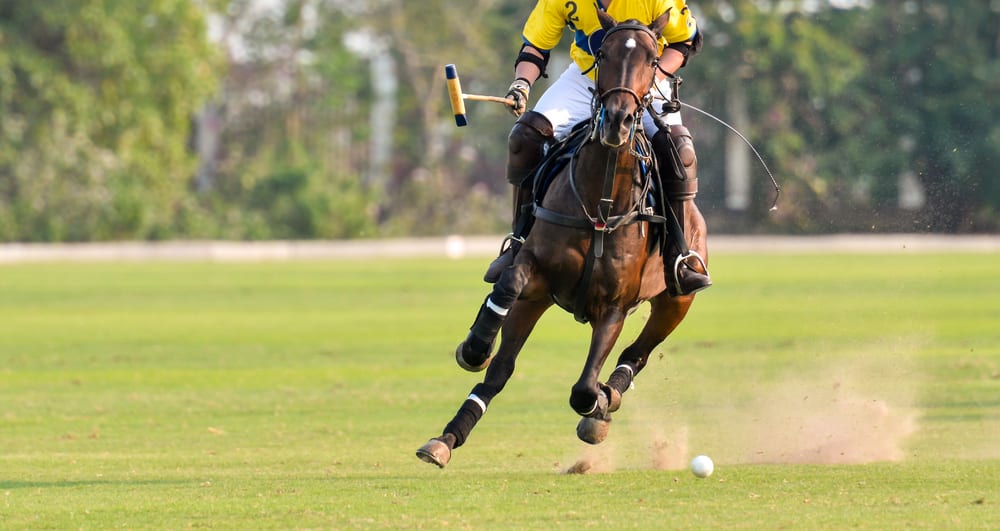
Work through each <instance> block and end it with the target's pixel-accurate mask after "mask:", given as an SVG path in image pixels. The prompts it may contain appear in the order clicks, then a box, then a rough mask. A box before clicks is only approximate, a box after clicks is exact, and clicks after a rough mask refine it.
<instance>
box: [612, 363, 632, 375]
mask: <svg viewBox="0 0 1000 531" xmlns="http://www.w3.org/2000/svg"><path fill="white" fill-rule="evenodd" d="M618 369H625V370H626V371H628V377H629V378H635V373H634V372H632V366H631V365H627V364H625V363H622V364H621V365H619V366H617V367H615V370H616V371H617V370H618Z"/></svg>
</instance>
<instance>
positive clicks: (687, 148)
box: [670, 125, 698, 179]
mask: <svg viewBox="0 0 1000 531" xmlns="http://www.w3.org/2000/svg"><path fill="white" fill-rule="evenodd" d="M670 138H672V139H673V140H674V146H675V147H676V148H677V154H678V155H680V157H681V163H682V164H684V170H685V171H686V172H687V176H688V178H689V179H697V178H698V155H697V153H695V151H694V140H692V139H691V132H690V131H688V128H687V127H684V126H683V125H674V126H671V127H670Z"/></svg>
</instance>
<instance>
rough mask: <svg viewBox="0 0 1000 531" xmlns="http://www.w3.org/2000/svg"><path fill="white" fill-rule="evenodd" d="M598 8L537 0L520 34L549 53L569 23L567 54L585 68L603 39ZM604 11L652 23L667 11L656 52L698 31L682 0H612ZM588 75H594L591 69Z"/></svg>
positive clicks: (590, 2) (575, 0) (592, 2)
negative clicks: (666, 20)
mask: <svg viewBox="0 0 1000 531" xmlns="http://www.w3.org/2000/svg"><path fill="white" fill-rule="evenodd" d="M598 9H604V8H603V7H601V4H600V2H599V1H598V0H538V3H536V4H535V8H534V9H533V10H532V11H531V14H530V15H528V21H527V22H525V24H524V30H523V31H522V34H521V36H522V38H523V39H524V42H525V43H526V44H529V45H531V46H534V47H535V48H538V49H539V50H541V51H542V52H545V53H548V52H549V51H550V50H552V49H553V48H555V47H556V46H557V45H558V44H559V41H560V39H561V38H562V34H563V30H564V29H565V28H567V27H568V28H569V29H570V30H571V31H572V32H573V44H572V45H571V46H570V52H569V54H570V57H571V58H572V59H573V62H575V63H576V65H577V66H578V67H580V70H581V71H583V72H587V71H588V70H590V67H591V66H593V64H594V54H595V53H596V52H597V50H598V49H600V47H601V41H602V40H603V39H604V29H603V28H601V21H600V20H599V19H598V18H597V10H598ZM605 11H607V13H608V14H609V15H611V16H612V17H614V19H615V20H617V21H619V22H624V21H625V20H629V19H636V20H638V21H639V22H642V23H643V24H651V23H652V22H653V21H654V20H656V18H657V17H659V16H660V15H662V14H663V13H666V12H667V11H670V20H669V22H667V25H666V27H665V28H663V33H662V34H661V35H660V39H659V40H660V49H659V50H657V51H658V52H659V53H662V52H663V47H664V46H666V45H668V44H673V43H679V42H687V41H689V40H691V39H693V38H694V36H695V35H696V34H697V33H698V24H697V22H696V21H695V18H694V16H693V15H692V14H691V10H690V9H688V7H687V2H686V1H685V0H611V2H610V5H609V6H608V8H607V9H605ZM588 75H589V76H590V77H591V79H593V78H594V75H595V74H594V71H593V70H590V71H589V72H588Z"/></svg>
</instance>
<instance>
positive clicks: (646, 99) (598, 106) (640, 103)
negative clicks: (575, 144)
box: [584, 23, 669, 145]
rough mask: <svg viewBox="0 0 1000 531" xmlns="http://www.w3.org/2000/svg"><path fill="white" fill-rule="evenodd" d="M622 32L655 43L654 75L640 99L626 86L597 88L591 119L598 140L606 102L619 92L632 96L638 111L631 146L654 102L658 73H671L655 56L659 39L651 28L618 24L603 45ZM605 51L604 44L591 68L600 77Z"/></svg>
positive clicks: (632, 131)
mask: <svg viewBox="0 0 1000 531" xmlns="http://www.w3.org/2000/svg"><path fill="white" fill-rule="evenodd" d="M621 31H635V32H639V33H641V34H644V35H646V36H647V37H649V39H650V40H651V41H652V43H653V50H654V58H653V60H652V62H651V63H649V66H651V67H652V70H653V74H652V76H651V78H650V80H649V88H648V89H647V90H646V93H645V95H643V96H641V97H640V96H639V93H638V92H636V91H635V90H634V89H632V88H630V87H626V86H616V87H611V88H609V89H607V90H605V91H603V92H598V88H597V87H596V86H595V89H594V98H593V100H592V102H591V117H592V127H591V131H592V138H594V139H596V137H597V134H598V130H599V126H600V124H601V123H602V122H603V121H604V115H605V111H606V108H605V101H606V100H607V98H608V97H609V96H611V95H612V94H616V93H618V92H624V93H626V94H628V95H630V96H632V98H633V99H634V100H635V104H636V111H635V113H633V115H632V118H633V121H632V128H631V131H630V132H629V138H628V143H629V144H630V145H631V144H632V143H633V139H634V138H635V131H636V127H638V124H641V123H642V113H643V111H644V110H645V109H646V107H649V105H650V104H651V103H652V101H653V88H654V87H655V85H656V71H657V70H660V71H661V72H664V73H666V74H669V73H668V72H666V71H665V70H663V69H662V68H661V67H660V61H659V57H658V56H656V55H655V50H656V45H657V40H658V39H657V36H656V34H655V33H653V30H651V29H649V27H647V26H645V25H643V24H638V23H623V24H618V25H617V26H615V27H613V28H611V29H610V30H608V31H607V33H605V34H604V38H603V43H607V39H608V37H610V36H611V35H612V34H614V33H617V32H621ZM603 50H604V45H603V44H602V46H601V49H600V50H598V52H597V55H596V56H595V57H594V65H593V66H592V67H591V69H594V70H596V71H597V72H598V75H599V73H600V64H601V61H602V60H603V59H605V54H604V51H603ZM584 74H586V72H584Z"/></svg>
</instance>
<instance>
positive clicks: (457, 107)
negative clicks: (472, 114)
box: [444, 65, 514, 127]
mask: <svg viewBox="0 0 1000 531" xmlns="http://www.w3.org/2000/svg"><path fill="white" fill-rule="evenodd" d="M444 77H445V78H446V79H447V80H448V98H449V99H450V100H451V110H452V112H454V113H455V125H457V126H458V127H463V126H466V125H469V120H468V119H467V118H466V117H465V101H464V100H473V101H494V102H497V103H503V104H504V105H507V106H509V107H513V106H514V100H512V99H511V98H501V97H498V96H480V95H479V94H462V83H461V82H459V81H458V69H457V68H455V65H444Z"/></svg>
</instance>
